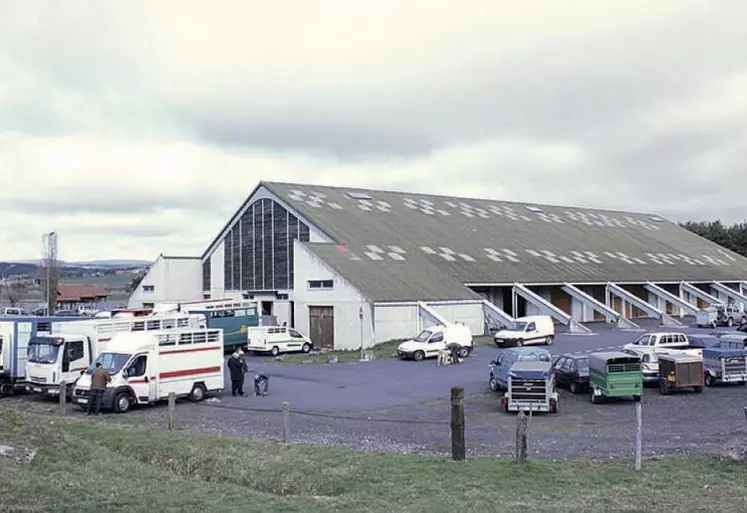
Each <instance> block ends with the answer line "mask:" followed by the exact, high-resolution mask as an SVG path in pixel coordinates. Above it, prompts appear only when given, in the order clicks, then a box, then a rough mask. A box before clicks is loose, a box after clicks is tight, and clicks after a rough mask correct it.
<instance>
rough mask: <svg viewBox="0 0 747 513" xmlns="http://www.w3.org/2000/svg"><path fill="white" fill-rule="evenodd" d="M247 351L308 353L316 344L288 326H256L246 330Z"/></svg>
mask: <svg viewBox="0 0 747 513" xmlns="http://www.w3.org/2000/svg"><path fill="white" fill-rule="evenodd" d="M246 343H247V345H246V349H247V351H250V352H252V353H270V354H271V355H272V356H277V355H279V354H280V353H288V352H292V351H301V352H303V353H308V352H309V351H311V349H312V348H313V347H314V343H313V342H312V341H311V340H310V339H308V338H306V337H304V336H303V335H301V334H300V333H299V332H297V331H296V330H294V329H293V328H289V327H287V326H255V327H250V328H247V330H246Z"/></svg>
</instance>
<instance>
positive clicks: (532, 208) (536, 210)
mask: <svg viewBox="0 0 747 513" xmlns="http://www.w3.org/2000/svg"><path fill="white" fill-rule="evenodd" d="M524 208H526V209H527V210H529V211H530V212H536V213H539V212H544V211H543V210H542V209H541V208H539V207H534V206H531V205H527V206H525V207H524Z"/></svg>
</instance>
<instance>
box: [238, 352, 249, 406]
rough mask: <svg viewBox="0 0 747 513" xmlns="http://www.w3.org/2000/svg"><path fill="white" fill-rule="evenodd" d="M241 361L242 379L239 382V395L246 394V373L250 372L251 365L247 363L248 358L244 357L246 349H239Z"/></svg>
mask: <svg viewBox="0 0 747 513" xmlns="http://www.w3.org/2000/svg"><path fill="white" fill-rule="evenodd" d="M239 362H240V363H241V381H240V382H239V395H240V396H243V395H244V380H245V379H246V373H247V372H249V367H248V366H247V364H246V358H244V351H242V350H241V349H239Z"/></svg>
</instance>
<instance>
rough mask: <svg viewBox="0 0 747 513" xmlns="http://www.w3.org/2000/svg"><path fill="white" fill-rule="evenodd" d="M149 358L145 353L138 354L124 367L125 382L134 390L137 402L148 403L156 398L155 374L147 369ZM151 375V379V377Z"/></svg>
mask: <svg viewBox="0 0 747 513" xmlns="http://www.w3.org/2000/svg"><path fill="white" fill-rule="evenodd" d="M149 360H150V358H148V355H147V354H146V353H142V354H138V355H137V356H135V357H134V358H133V359H132V360H131V361H130V364H129V365H128V366H127V368H126V373H125V375H124V377H125V378H126V379H127V384H128V385H129V386H130V388H132V391H133V392H135V396H136V397H137V401H138V403H148V402H152V401H155V400H157V397H156V394H155V393H156V391H157V390H156V387H155V383H156V376H157V375H156V374H155V373H154V372H151V369H149V368H148V367H149ZM151 376H152V377H153V379H151Z"/></svg>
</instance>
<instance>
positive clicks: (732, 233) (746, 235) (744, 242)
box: [680, 220, 747, 256]
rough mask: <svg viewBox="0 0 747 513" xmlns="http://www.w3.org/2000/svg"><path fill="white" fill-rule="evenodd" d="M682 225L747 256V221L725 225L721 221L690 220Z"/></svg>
mask: <svg viewBox="0 0 747 513" xmlns="http://www.w3.org/2000/svg"><path fill="white" fill-rule="evenodd" d="M680 226H682V227H683V228H685V229H687V230H690V231H691V232H693V233H695V234H696V235H700V236H701V237H704V238H706V239H708V240H710V241H712V242H715V243H716V244H720V245H721V246H723V247H725V248H727V249H730V250H732V251H734V252H735V253H739V254H740V255H742V256H747V222H745V223H736V224H732V225H725V224H724V223H722V222H721V221H719V220H717V221H688V222H686V223H681V224H680Z"/></svg>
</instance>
